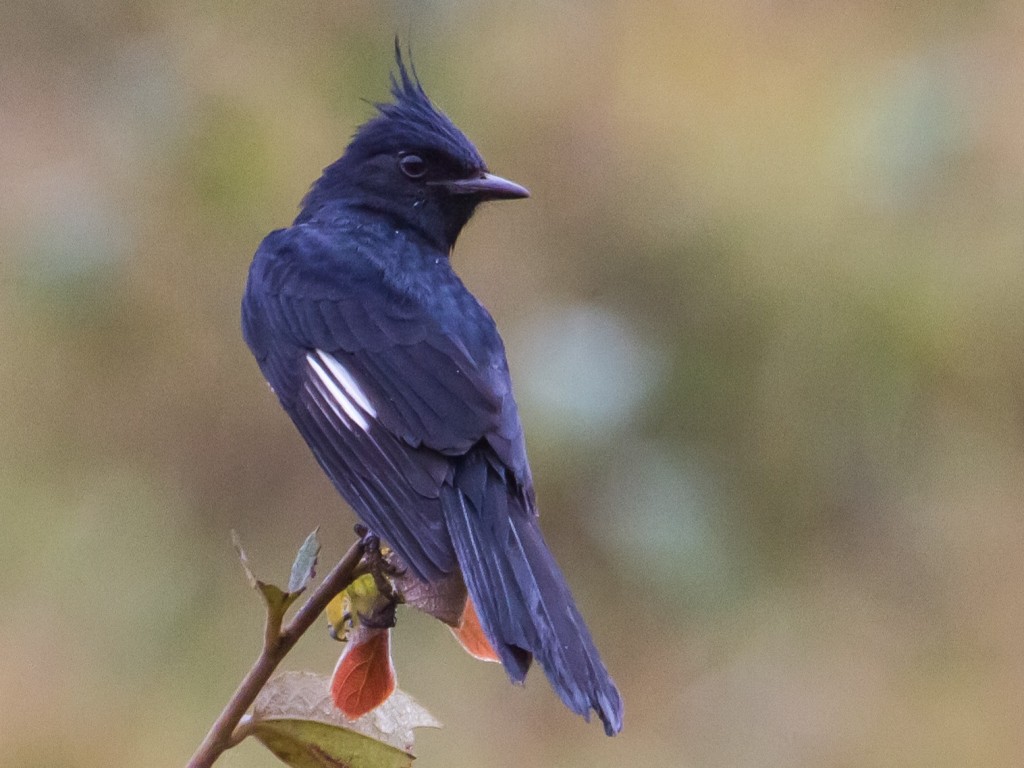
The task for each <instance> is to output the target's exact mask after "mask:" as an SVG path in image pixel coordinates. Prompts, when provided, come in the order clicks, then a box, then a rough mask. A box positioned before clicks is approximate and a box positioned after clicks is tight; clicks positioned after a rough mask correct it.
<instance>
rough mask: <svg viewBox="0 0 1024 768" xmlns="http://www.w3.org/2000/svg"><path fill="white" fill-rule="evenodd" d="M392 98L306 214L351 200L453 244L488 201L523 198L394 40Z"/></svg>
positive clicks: (320, 184)
mask: <svg viewBox="0 0 1024 768" xmlns="http://www.w3.org/2000/svg"><path fill="white" fill-rule="evenodd" d="M395 60H396V64H397V68H398V74H397V76H396V75H392V76H391V95H392V97H393V101H391V102H388V103H383V104H377V105H375V106H376V108H377V113H378V114H377V115H376V116H375V117H374V118H373V119H371V120H369V121H368V122H366V123H364V124H363V125H362V126H360V128H359V129H358V130H357V131H356V134H355V136H353V138H352V141H351V142H350V143H349V145H348V147H347V148H346V150H345V154H344V155H342V157H341V158H340V159H339V160H337V161H336V162H335V163H333V164H331V165H329V166H328V167H327V168H325V169H324V172H323V175H322V176H321V177H320V179H319V180H318V181H317V182H316V183H315V184H314V185H313V187H312V189H311V190H310V191H309V194H308V195H307V196H306V199H305V200H303V204H302V205H303V213H302V214H300V219H301V218H302V217H303V216H307V215H308V216H312V215H315V213H316V211H317V210H319V209H322V208H323V207H324V206H325V205H329V204H331V203H333V202H343V203H345V204H347V205H356V206H359V207H360V208H362V209H364V210H369V211H374V212H377V213H380V214H381V215H384V216H388V217H391V218H393V219H394V220H395V222H396V223H400V224H402V225H405V226H411V227H413V228H415V229H417V230H419V231H420V232H421V233H422V234H423V235H424V236H426V237H428V238H429V239H431V240H433V241H434V242H436V243H437V244H438V245H440V246H442V247H444V248H446V249H450V248H451V247H452V246H453V245H454V244H455V240H456V238H457V237H458V235H459V232H460V231H461V230H462V228H463V227H464V226H465V224H466V222H468V221H469V218H470V217H471V216H472V215H473V211H474V210H475V209H476V207H477V205H479V204H480V203H482V202H484V201H486V200H509V199H514V198H521V197H528V196H529V194H530V193H529V192H528V191H527V190H526V189H525V188H524V187H521V186H519V185H518V184H516V183H515V182H512V181H508V180H507V179H503V178H501V177H500V176H495V175H494V174H492V173H490V172H488V170H487V165H486V163H484V160H483V158H482V157H481V156H480V153H479V152H478V151H477V149H476V147H474V146H473V143H472V142H471V141H470V140H469V139H468V138H466V136H465V134H463V133H462V131H460V130H459V129H458V128H457V127H456V126H455V124H454V123H453V122H452V121H451V120H450V119H448V117H447V116H446V115H445V114H444V113H443V112H441V111H440V110H439V109H437V107H435V106H434V105H433V103H431V101H430V99H429V98H428V97H427V94H426V93H425V92H424V90H423V86H422V85H420V82H419V79H418V78H417V77H416V72H415V69H413V68H412V66H411V64H410V66H409V67H408V68H407V67H406V65H405V62H404V61H403V58H402V52H401V48H400V47H399V44H398V40H397V39H396V40H395Z"/></svg>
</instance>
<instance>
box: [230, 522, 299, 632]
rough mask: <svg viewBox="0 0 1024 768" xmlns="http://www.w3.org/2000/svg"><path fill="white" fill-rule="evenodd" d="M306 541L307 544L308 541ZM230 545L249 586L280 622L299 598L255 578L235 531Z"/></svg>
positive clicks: (232, 533)
mask: <svg viewBox="0 0 1024 768" xmlns="http://www.w3.org/2000/svg"><path fill="white" fill-rule="evenodd" d="M306 541H307V542H308V541H309V539H307V540H306ZM231 543H232V544H234V546H235V550H236V551H237V552H238V559H239V560H240V561H241V562H242V569H243V570H244V571H245V578H246V580H247V581H248V582H249V586H250V587H252V588H253V589H255V590H257V591H258V592H259V593H260V594H261V595H262V596H263V602H265V603H266V605H267V612H268V613H269V614H270V615H272V616H274V618H275V619H276V620H280V619H281V618H282V617H283V616H284V614H285V611H287V610H288V606H290V605H291V604H292V603H294V602H295V599H296V598H297V597H298V596H299V595H298V593H297V592H296V593H292V592H285V591H284V590H283V589H281V588H280V587H278V586H275V585H273V584H268V583H267V582H265V581H262V580H260V579H258V578H256V574H255V573H253V570H252V568H251V567H250V565H249V558H248V556H247V555H246V554H245V550H244V549H243V548H242V540H241V539H240V538H239V536H238V532H237V531H231ZM303 547H305V544H303ZM300 552H301V550H300Z"/></svg>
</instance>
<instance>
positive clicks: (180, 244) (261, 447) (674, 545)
mask: <svg viewBox="0 0 1024 768" xmlns="http://www.w3.org/2000/svg"><path fill="white" fill-rule="evenodd" d="M395 32H398V33H400V34H401V35H402V36H403V38H406V39H408V40H410V41H411V43H412V47H413V50H414V55H415V60H416V64H417V68H418V71H419V73H420V76H421V78H422V79H423V81H424V83H425V84H426V87H427V89H428V91H429V92H430V93H431V95H432V96H433V98H434V100H435V101H436V102H437V103H438V104H439V105H441V106H442V108H444V109H445V110H446V111H447V112H448V113H449V114H450V115H451V116H452V117H453V118H454V119H455V120H456V122H457V123H458V124H459V125H461V126H462V127H463V128H464V129H465V130H466V132H467V133H468V134H469V135H470V136H471V137H472V138H473V139H474V140H475V142H476V143H477V145H478V147H479V148H480V149H481V151H482V152H483V154H484V155H485V157H487V158H488V161H489V163H490V165H491V167H492V169H493V170H495V171H496V172H498V173H501V174H503V175H507V176H509V177H511V178H513V179H515V180H517V181H519V182H521V183H523V184H525V185H526V186H528V187H529V188H530V189H531V190H532V192H533V198H532V199H531V200H529V201H524V202H516V203H507V204H506V203H502V204H495V205H492V206H490V207H489V208H486V209H484V210H483V211H481V213H480V214H479V215H478V217H477V218H476V219H475V220H474V221H473V223H472V224H471V226H470V228H469V230H468V231H467V232H466V233H465V234H464V236H463V238H462V240H461V241H460V243H459V246H458V248H457V250H456V255H455V261H456V263H457V268H458V269H459V270H460V272H461V274H462V275H463V276H464V278H465V280H466V281H467V283H468V284H469V285H470V286H471V288H472V289H473V290H474V291H475V292H476V293H477V294H478V296H480V297H481V298H482V300H483V301H484V303H485V304H486V305H487V306H488V307H490V309H491V310H492V312H493V314H494V315H495V317H496V318H497V320H498V322H499V325H500V327H501V328H502V329H503V332H504V335H505V339H506V343H507V346H508V349H509V355H510V360H511V365H512V368H513V374H514V377H515V380H516V383H517V388H518V396H519V401H520V404H521V408H522V412H523V417H524V420H525V425H526V431H527V434H528V441H529V447H530V450H531V455H532V459H533V464H534V471H535V475H536V478H537V484H538V492H539V497H540V501H541V507H542V512H543V519H544V525H545V530H546V531H547V534H548V536H549V538H550V541H551V544H552V547H553V548H554V549H555V551H556V552H557V554H558V556H559V558H560V559H561V561H562V563H563V564H564V567H565V570H566V572H567V574H568V577H569V580H570V582H571V583H572V584H573V587H574V589H575V591H576V594H577V597H578V599H579V602H580V603H581V605H582V608H583V612H584V614H585V615H586V616H587V617H588V619H589V621H590V623H591V627H592V629H593V631H594V634H595V635H596V638H597V640H598V645H599V646H600V647H601V649H602V651H603V653H604V656H605V660H606V662H607V664H608V666H609V667H610V668H611V669H612V670H613V672H614V674H615V677H616V679H617V680H618V683H619V685H620V687H621V689H622V692H623V695H624V697H625V701H626V707H627V724H626V730H625V732H624V733H623V734H622V735H621V736H619V737H618V738H616V739H607V738H605V737H604V736H603V735H602V733H601V729H600V727H599V726H597V725H594V724H591V725H590V726H587V725H585V724H584V723H583V722H582V721H580V720H578V719H577V718H575V717H573V716H571V715H570V714H569V713H568V712H567V711H565V710H564V709H563V708H562V707H561V705H560V703H559V702H558V700H557V699H556V697H555V696H554V694H552V693H551V691H550V690H549V688H548V687H547V684H546V683H545V682H544V680H543V678H542V676H541V675H540V674H539V673H538V672H536V671H535V673H534V674H533V675H531V678H530V680H529V681H528V684H527V685H526V687H525V689H513V688H511V687H510V686H508V685H507V683H506V682H505V680H504V677H503V675H502V673H501V671H500V670H499V669H498V668H496V667H494V666H491V665H482V664H479V663H475V662H473V661H472V660H470V659H469V658H468V657H466V656H464V655H463V654H462V653H461V652H460V651H459V650H458V648H457V647H456V645H455V644H454V642H453V641H452V640H451V638H450V637H449V636H448V633H447V632H446V631H445V630H444V629H443V628H442V627H441V626H439V625H437V624H435V623H433V622H431V621H429V620H427V619H425V618H423V617H421V616H418V615H414V614H411V613H410V612H405V613H403V614H402V615H401V617H400V624H399V629H398V632H397V638H396V643H397V648H396V652H395V653H396V661H397V665H398V670H399V678H400V683H401V685H402V687H403V688H405V689H407V690H408V691H410V692H411V693H412V694H413V695H415V696H416V697H418V699H419V700H420V701H421V702H422V703H423V704H424V705H426V706H427V707H428V708H429V709H431V710H432V711H433V712H434V713H435V714H436V715H437V716H438V717H439V718H441V719H442V720H443V721H444V722H445V723H446V728H445V729H444V730H442V731H438V732H426V733H422V734H421V736H420V738H419V741H418V752H419V753H420V761H419V763H418V764H419V765H423V766H494V767H496V768H500V767H501V766H509V767H511V766H564V767H566V768H569V767H571V766H621V765H638V766H639V765H643V766H646V765H665V766H707V767H717V766H721V767H722V768H726V767H728V768H736V767H738V766H768V765H773V766H774V765H779V766H807V767H811V766H813V767H815V768H822V767H832V766H834V767H836V768H839V767H841V766H844V767H845V766H850V767H854V766H857V767H859V766H865V767H867V766H922V767H924V766H927V767H928V768H936V766H951V767H952V766H956V767H957V768H964V767H965V766H986V767H991V766H1018V765H1021V764H1024V737H1022V735H1021V734H1022V732H1024V731H1022V726H1024V716H1022V712H1024V695H1022V687H1024V661H1022V659H1024V601H1022V594H1024V589H1022V588H1024V556H1022V548H1024V517H1022V499H1024V383H1022V382H1024V139H1022V137H1024V97H1022V93H1024V46H1022V45H1021V40H1024V5H1021V4H1020V3H1017V2H1012V1H1003V2H995V1H993V2H970V3H968V2H939V3H934V2H910V3H899V4H893V3H880V2H850V3H807V2H792V1H779V2H763V1H761V2H755V1H754V0H729V1H727V2H705V3H699V2H667V1H665V2H657V1H655V0H650V1H643V0H642V1H641V2H596V3H590V4H582V3H579V4H573V3H564V2H560V3H542V2H517V1H510V2H504V3H472V2H455V1H452V2H416V3H412V2H405V3H380V2H369V1H368V0H367V1H365V2H342V1H340V0H331V1H329V2H328V1H326V0H310V1H308V2H307V1H306V0H300V1H299V2H296V0H289V1H288V2H282V1H280V0H267V1H262V0H261V1H260V2H245V3H240V2H225V3H213V2H190V1H189V0H186V1H185V2H180V3H172V2H157V0H135V1H131V2H129V1H127V0H124V1H119V0H87V1H86V2H70V0H50V1H49V2H45V3H39V2H34V1H30V0H7V1H6V2H5V3H4V5H3V10H2V11H0V71H2V77H0V94H2V98H0V137H2V141H0V382H2V392H3V401H2V402H3V404H2V407H0V445H2V448H0V451H2V454H0V456H2V459H0V516H2V517H0V526H2V528H0V596H2V600H0V604H2V606H3V613H2V616H3V618H2V619H0V655H2V661H0V765H3V766H18V767H19V768H36V767H38V768H44V767H45V768H49V767H50V766H68V767H69V768H93V767H100V766H102V767H104V768H107V767H109V766H120V765H124V766H152V767H154V768H159V767H161V766H180V765H182V764H184V762H185V761H186V759H187V758H188V756H189V755H190V754H191V752H192V750H193V749H194V747H195V746H196V745H197V744H198V743H199V741H200V739H201V737H202V735H203V734H204V733H205V731H206V728H207V727H208V725H209V724H210V723H211V722H212V720H213V718H214V717H215V715H216V714H217V712H219V710H220V708H221V706H222V705H223V703H224V702H225V701H226V699H227V697H228V695H229V694H230V692H231V691H232V690H233V688H234V686H235V684H236V682H237V681H238V680H239V679H240V677H241V675H242V674H243V673H244V671H245V670H246V669H247V668H248V666H249V663H250V661H251V659H252V658H253V657H254V655H255V653H256V651H257V647H258V643H259V637H260V627H261V611H260V606H259V604H258V600H257V598H256V596H255V595H254V594H253V593H251V592H250V591H248V590H247V588H246V586H245V583H244V580H243V577H242V573H241V570H240V568H239V566H238V564H237V561H236V559H235V556H234V554H233V551H232V549H231V547H230V543H229V530H230V529H232V528H233V529H236V530H237V531H239V533H240V535H241V537H242V539H243V541H244V542H245V543H246V545H247V548H248V550H249V555H250V558H251V560H252V561H253V562H254V565H255V567H256V568H257V570H258V571H259V572H260V573H261V574H263V575H264V576H266V577H268V578H271V577H278V578H280V579H284V578H285V575H286V573H287V568H288V565H289V563H290V561H291V558H292V555H293V553H294V550H295V548H296V547H297V546H298V544H299V543H300V542H301V541H302V539H303V537H304V536H305V535H306V533H307V532H308V531H309V530H311V529H312V528H313V527H315V526H317V525H319V526H321V531H322V537H323V539H324V541H325V551H324V558H325V559H327V560H333V559H335V558H337V557H338V556H340V554H341V553H342V552H343V551H344V549H345V548H346V547H347V545H348V543H349V542H350V541H351V539H352V533H351V525H352V523H353V522H354V520H353V518H352V516H351V513H350V512H349V511H348V510H346V509H345V508H344V506H343V504H342V503H341V502H340V501H339V500H338V499H337V497H336V496H335V494H334V492H333V491H332V489H331V488H330V487H329V485H328V483H327V481H326V480H325V479H324V478H323V477H322V476H321V474H320V472H319V470H318V469H317V467H316V466H315V464H314V462H313V460H312V459H311V457H310V456H309V455H308V453H307V451H306V450H305V448H304V446H303V445H302V444H301V443H300V441H299V439H298V438H297V436H296V435H295V434H293V430H292V427H291V426H290V424H289V423H288V422H287V421H286V419H285V417H284V415H283V414H282V413H281V412H280V410H279V409H278V407H277V405H276V403H275V402H274V399H273V397H272V396H271V394H270V393H269V391H268V390H267V387H266V386H265V385H264V384H263V382H262V380H261V379H260V376H259V373H258V371H257V368H256V366H255V364H254V363H253V361H252V360H251V359H250V357H249V354H248V352H247V350H246V349H245V347H244V345H243V342H242V340H241V337H240V334H239V329H238V302H239V297H240V294H241V291H242V287H243V284H244V280H245V275H246V270H247V268H248V264H249V259H250V256H251V254H252V252H253V250H254V249H255V248H256V246H257V244H258V243H259V241H260V239H261V238H262V237H263V235H264V234H265V233H266V232H268V231H269V230H270V229H273V228H275V227H279V226H283V225H285V224H287V223H288V222H289V221H290V220H291V218H292V217H293V215H294V213H295V211H296V206H297V204H298V201H299V200H300V198H301V197H302V195H303V194H304V192H305V190H306V188H307V186H308V185H309V183H310V182H312V181H313V179H314V178H315V177H316V176H317V175H318V173H319V170H320V169H321V168H322V167H323V166H325V165H326V164H328V163H329V162H331V161H332V160H333V159H334V158H335V157H336V156H337V155H338V154H340V152H341V151H342V149H343V147H344V145H345V143H346V141H347V139H348V137H349V136H350V135H351V132H352V130H353V129H354V127H355V126H356V125H357V124H359V123H360V122H362V121H363V120H365V119H367V118H368V117H369V116H370V115H371V113H372V110H371V107H370V106H369V105H368V104H367V103H366V102H365V101H362V99H368V100H370V101H373V100H380V99H382V98H384V97H385V96H386V78H387V73H388V70H389V68H390V65H391V61H390V59H391V44H392V36H393V34H394V33H395ZM339 650H340V646H338V645H336V644H335V643H333V642H332V641H331V640H330V639H328V637H327V635H326V633H325V632H319V631H315V632H313V633H311V634H310V635H309V636H308V637H307V638H306V639H305V640H304V641H303V643H302V644H301V645H300V647H299V648H298V649H297V651H296V652H295V654H294V655H293V656H292V657H290V658H289V660H288V662H287V664H286V666H287V667H288V668H292V669H313V670H318V671H320V672H324V673H326V672H327V671H329V670H330V669H331V668H332V666H333V664H334V660H335V658H336V655H337V653H338V651H339ZM222 764H223V765H224V766H268V767H269V766H273V765H276V764H277V763H276V762H275V761H274V759H273V758H272V757H271V756H270V755H269V753H265V752H264V751H263V750H262V748H261V747H260V746H259V745H257V744H255V743H251V744H249V743H246V744H244V745H242V746H241V747H240V748H238V749H236V750H234V751H232V752H231V753H228V754H227V755H226V756H225V757H224V758H223V760H222Z"/></svg>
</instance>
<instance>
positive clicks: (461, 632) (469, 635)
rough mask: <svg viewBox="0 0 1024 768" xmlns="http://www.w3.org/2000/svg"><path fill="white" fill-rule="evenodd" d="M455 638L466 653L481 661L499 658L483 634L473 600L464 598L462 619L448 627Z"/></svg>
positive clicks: (498, 660) (498, 659) (497, 659)
mask: <svg viewBox="0 0 1024 768" xmlns="http://www.w3.org/2000/svg"><path fill="white" fill-rule="evenodd" d="M450 629H451V630H452V634H453V635H455V639H456V640H458V641H459V642H460V643H461V644H462V647H463V648H465V649H466V653H468V654H469V655H470V656H472V657H473V658H476V659H480V660H481V661H497V662H500V661H501V658H500V657H499V656H498V653H497V651H495V650H494V647H493V646H492V645H491V641H490V640H488V639H487V635H486V634H484V628H483V627H482V626H480V617H479V616H477V613H476V606H474V605H473V601H472V600H470V599H469V598H466V607H465V609H464V610H463V611H462V621H461V622H459V626H458V628H457V629H456V628H455V627H451V628H450Z"/></svg>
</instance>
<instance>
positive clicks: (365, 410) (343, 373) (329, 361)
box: [306, 349, 377, 432]
mask: <svg viewBox="0 0 1024 768" xmlns="http://www.w3.org/2000/svg"><path fill="white" fill-rule="evenodd" d="M306 362H307V363H309V367H310V368H311V369H312V371H313V373H315V374H316V378H317V383H318V384H319V385H322V387H323V389H321V392H322V393H323V394H324V395H325V399H326V400H327V402H328V404H329V405H330V406H331V409H332V410H333V411H334V413H335V414H337V416H338V418H341V419H343V420H344V421H349V422H354V423H356V424H358V425H359V427H360V428H361V429H362V430H363V431H364V432H365V431H366V430H368V429H369V428H370V422H369V421H368V420H367V418H366V417H367V416H369V417H370V418H375V417H376V416H377V409H376V408H374V407H373V403H371V402H370V398H368V397H367V396H366V393H365V392H363V390H362V388H361V387H360V386H359V384H358V382H357V381H356V380H355V379H354V378H353V377H352V374H351V373H349V372H348V370H347V369H346V368H345V366H343V365H342V364H341V363H340V362H338V360H337V358H335V357H334V356H333V355H330V354H328V353H327V352H324V351H323V350H321V349H317V350H315V351H314V352H309V353H307V354H306ZM324 390H326V391H324ZM339 408H340V409H341V410H339ZM342 411H344V413H345V415H346V416H347V417H348V418H347V419H346V418H345V417H344V416H342Z"/></svg>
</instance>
